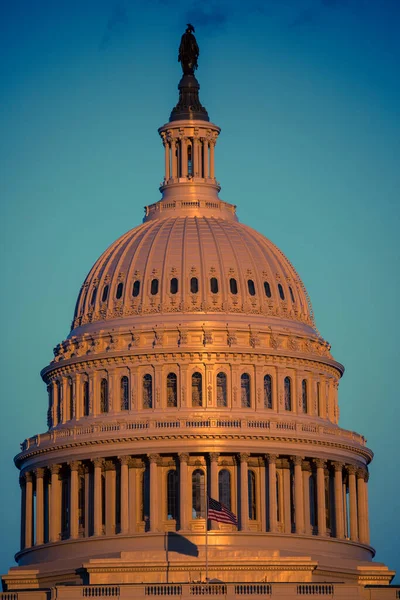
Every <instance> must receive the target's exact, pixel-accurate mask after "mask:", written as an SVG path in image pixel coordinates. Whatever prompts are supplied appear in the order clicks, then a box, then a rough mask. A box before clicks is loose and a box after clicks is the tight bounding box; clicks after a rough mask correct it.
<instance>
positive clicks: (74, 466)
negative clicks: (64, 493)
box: [68, 460, 81, 471]
mask: <svg viewBox="0 0 400 600" xmlns="http://www.w3.org/2000/svg"><path fill="white" fill-rule="evenodd" d="M68 466H69V468H70V470H71V471H79V467H80V466H81V462H80V461H79V460H71V462H69V463H68Z"/></svg>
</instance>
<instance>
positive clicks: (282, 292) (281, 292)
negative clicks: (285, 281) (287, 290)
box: [278, 283, 285, 300]
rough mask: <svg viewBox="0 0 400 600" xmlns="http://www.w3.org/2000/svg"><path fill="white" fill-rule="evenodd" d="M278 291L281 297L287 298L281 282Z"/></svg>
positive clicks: (282, 298)
mask: <svg viewBox="0 0 400 600" xmlns="http://www.w3.org/2000/svg"><path fill="white" fill-rule="evenodd" d="M278 292H279V297H280V299H281V300H284V299H285V294H284V291H283V287H282V286H281V284H280V283H278Z"/></svg>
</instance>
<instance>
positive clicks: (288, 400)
mask: <svg viewBox="0 0 400 600" xmlns="http://www.w3.org/2000/svg"><path fill="white" fill-rule="evenodd" d="M283 383H284V394H285V410H292V381H291V379H290V377H285V380H284V382H283Z"/></svg>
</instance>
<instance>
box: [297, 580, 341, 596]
mask: <svg viewBox="0 0 400 600" xmlns="http://www.w3.org/2000/svg"><path fill="white" fill-rule="evenodd" d="M333 594H334V586H333V585H332V584H330V583H302V584H300V585H298V586H297V595H298V596H331V597H333Z"/></svg>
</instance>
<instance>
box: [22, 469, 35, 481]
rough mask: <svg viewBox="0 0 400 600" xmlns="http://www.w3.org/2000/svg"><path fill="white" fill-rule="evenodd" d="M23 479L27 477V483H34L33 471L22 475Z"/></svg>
mask: <svg viewBox="0 0 400 600" xmlns="http://www.w3.org/2000/svg"><path fill="white" fill-rule="evenodd" d="M22 477H25V481H26V483H32V480H33V476H32V471H26V473H22Z"/></svg>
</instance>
